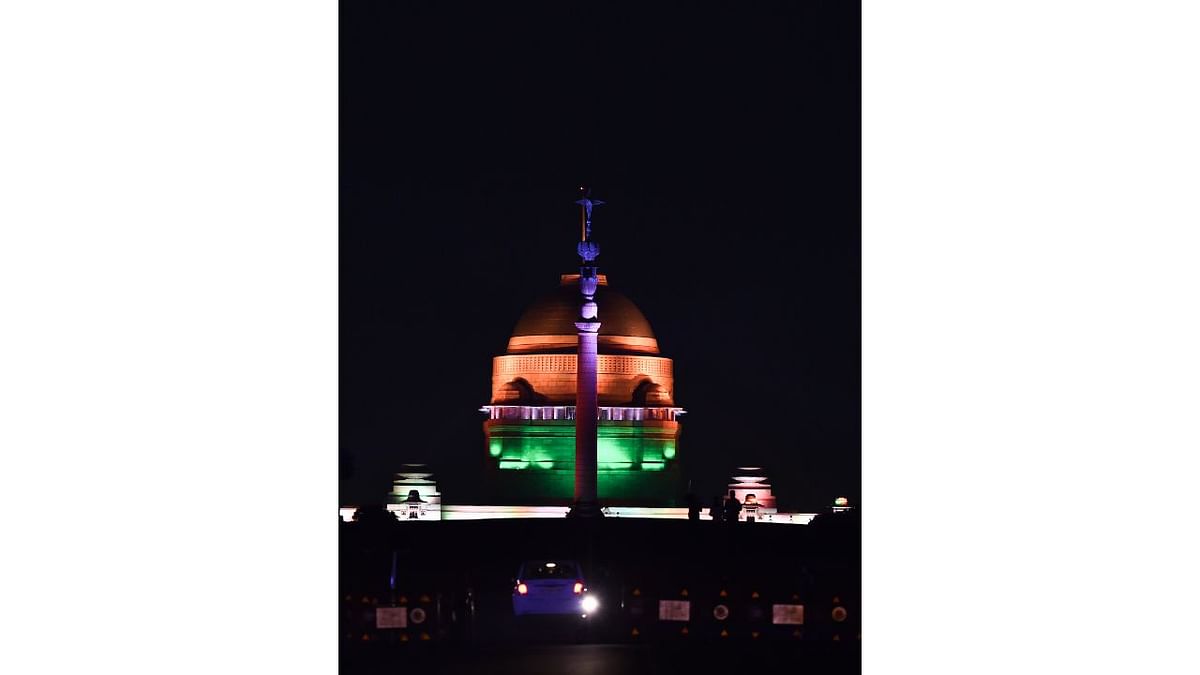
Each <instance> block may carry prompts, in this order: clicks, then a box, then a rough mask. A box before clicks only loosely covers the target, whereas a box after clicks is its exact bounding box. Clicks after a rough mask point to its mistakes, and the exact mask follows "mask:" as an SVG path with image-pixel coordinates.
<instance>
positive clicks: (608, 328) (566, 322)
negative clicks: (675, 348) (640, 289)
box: [508, 274, 658, 354]
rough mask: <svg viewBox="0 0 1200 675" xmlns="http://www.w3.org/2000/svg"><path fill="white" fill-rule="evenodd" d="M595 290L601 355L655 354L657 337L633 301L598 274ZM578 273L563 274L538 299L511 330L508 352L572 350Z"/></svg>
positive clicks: (577, 301)
mask: <svg viewBox="0 0 1200 675" xmlns="http://www.w3.org/2000/svg"><path fill="white" fill-rule="evenodd" d="M598 277H599V282H600V285H599V288H597V289H596V304H598V305H599V306H600V337H599V344H598V345H597V346H598V350H599V353H601V354H658V340H657V339H655V337H654V331H653V330H651V328H650V322H649V321H647V320H646V317H645V315H644V314H642V311H641V310H640V309H638V308H637V305H635V304H633V301H632V300H630V299H629V298H627V297H625V296H624V295H622V294H621V293H619V292H617V291H614V290H612V289H611V288H609V287H608V278H607V277H606V276H605V275H603V274H601V275H598ZM580 300H581V299H580V295H579V275H578V274H564V275H562V279H561V283H560V285H559V287H558V289H557V290H556V291H554V292H553V293H550V294H548V295H544V296H542V297H541V298H538V300H537V301H535V302H534V303H533V304H532V305H530V306H529V309H527V310H525V313H524V314H522V315H521V318H520V319H519V320H518V321H517V326H516V328H514V329H513V332H512V337H511V338H510V339H509V341H508V353H509V354H527V353H532V352H540V353H547V352H560V351H561V352H573V351H574V350H575V348H576V345H577V343H578V337H577V333H578V331H577V330H576V328H575V322H576V321H578V320H579V319H578V317H579V303H580Z"/></svg>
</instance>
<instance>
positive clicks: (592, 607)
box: [579, 595, 600, 614]
mask: <svg viewBox="0 0 1200 675" xmlns="http://www.w3.org/2000/svg"><path fill="white" fill-rule="evenodd" d="M579 607H580V608H581V609H582V610H583V612H584V614H592V613H594V612H595V611H596V610H597V609H599V608H600V601H599V600H597V599H596V596H594V595H585V596H583V600H580V601H579Z"/></svg>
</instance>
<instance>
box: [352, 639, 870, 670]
mask: <svg viewBox="0 0 1200 675" xmlns="http://www.w3.org/2000/svg"><path fill="white" fill-rule="evenodd" d="M341 661H342V668H341V670H342V672H343V673H353V674H355V675H360V674H361V675H374V674H375V673H397V672H422V673H496V674H498V675H500V674H506V673H513V674H514V675H516V674H517V673H520V674H523V675H539V674H541V673H546V674H547V675H549V674H555V675H557V674H559V673H572V674H573V675H590V674H591V673H596V674H600V673H636V674H643V673H644V674H647V675H649V674H652V673H677V672H679V673H684V672H686V673H693V674H696V675H699V674H701V673H717V672H727V673H747V672H762V669H764V668H765V669H771V670H774V669H777V668H784V669H786V668H791V669H803V670H807V671H808V672H818V673H855V672H858V671H859V670H860V662H859V650H858V645H845V646H842V645H838V644H797V645H782V644H769V643H768V644H764V645H762V646H758V647H755V648H753V649H742V648H740V647H725V646H719V645H711V644H704V643H700V644H694V645H661V644H643V645H626V644H580V645H509V646H492V647H487V648H466V649H462V648H455V649H451V648H448V647H447V648H441V649H427V650H422V649H417V650H400V649H389V648H386V647H380V648H369V649H365V648H357V649H350V650H343V652H342V655H341Z"/></svg>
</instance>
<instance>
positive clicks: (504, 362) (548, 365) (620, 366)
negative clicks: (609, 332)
mask: <svg viewBox="0 0 1200 675" xmlns="http://www.w3.org/2000/svg"><path fill="white" fill-rule="evenodd" d="M596 365H597V369H598V372H600V373H612V374H619V375H635V374H642V375H649V376H650V377H652V378H659V377H671V376H672V365H671V359H668V358H664V357H661V356H623V355H615V354H601V355H600V356H599V357H598V363H597V364H596ZM574 372H575V355H574V354H549V355H541V356H524V355H506V356H497V357H495V358H494V359H493V360H492V374H493V375H513V376H521V375H525V374H530V375H532V374H536V373H574Z"/></svg>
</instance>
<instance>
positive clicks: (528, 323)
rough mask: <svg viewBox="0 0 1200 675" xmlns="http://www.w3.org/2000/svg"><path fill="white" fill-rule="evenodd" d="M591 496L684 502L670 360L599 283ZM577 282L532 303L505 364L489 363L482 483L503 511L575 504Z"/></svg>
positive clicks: (563, 283)
mask: <svg viewBox="0 0 1200 675" xmlns="http://www.w3.org/2000/svg"><path fill="white" fill-rule="evenodd" d="M598 278H599V286H598V289H597V291H596V295H595V298H596V304H597V305H598V306H599V318H600V321H601V328H600V332H599V336H598V344H597V374H596V379H597V393H598V398H599V401H598V403H599V415H598V424H599V426H598V429H597V489H598V496H599V499H600V501H601V502H602V503H622V504H626V505H646V506H667V505H674V504H678V503H680V502H681V500H682V497H683V495H682V494H680V475H681V473H680V468H679V455H678V453H679V436H680V421H679V418H680V416H681V415H682V414H683V409H682V408H679V407H677V406H676V405H675V399H674V385H675V378H674V371H673V364H672V362H671V359H669V358H665V357H663V356H661V355H660V353H659V348H658V340H657V339H656V338H655V336H654V332H653V331H652V330H651V328H650V323H649V322H648V321H647V320H646V317H645V316H644V315H643V314H642V312H641V310H639V309H638V308H637V306H636V305H635V304H634V303H633V302H632V301H631V300H629V298H627V297H625V296H624V295H622V294H621V293H619V292H618V291H615V290H613V289H612V288H611V287H610V286H609V285H608V278H607V276H606V275H603V274H601V275H598ZM579 298H580V294H579V275H578V274H564V275H562V277H561V279H560V282H559V288H558V289H557V290H556V291H554V292H552V293H549V294H547V295H545V296H543V297H542V298H540V299H538V300H537V301H536V302H534V303H533V304H532V305H531V306H530V307H529V308H528V309H527V310H526V311H525V312H524V314H522V316H521V317H520V319H519V320H518V321H517V325H516V327H515V328H514V329H513V333H512V336H511V338H510V339H509V341H508V347H507V350H506V352H505V354H503V355H500V356H497V357H495V358H494V359H493V360H492V396H491V401H490V402H489V404H488V405H486V406H484V407H483V408H482V410H483V411H484V412H486V413H487V415H488V418H487V419H486V420H485V421H484V424H483V430H484V437H485V440H486V448H487V453H488V458H487V461H488V472H489V476H488V478H489V480H488V483H489V485H490V487H491V491H492V494H491V495H490V496H491V498H492V499H494V500H497V501H498V502H499V503H520V504H531V505H539V504H540V505H558V504H568V503H570V502H571V499H572V496H573V490H574V467H575V403H576V398H575V395H576V391H575V389H576V364H577V354H576V350H577V345H578V336H577V331H576V326H575V322H576V321H577V320H578V314H579Z"/></svg>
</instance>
